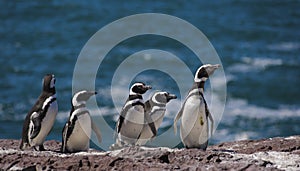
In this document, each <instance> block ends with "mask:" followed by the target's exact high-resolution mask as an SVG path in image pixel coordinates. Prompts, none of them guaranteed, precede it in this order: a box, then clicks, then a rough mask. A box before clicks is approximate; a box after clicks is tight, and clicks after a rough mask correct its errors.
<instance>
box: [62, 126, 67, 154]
mask: <svg viewBox="0 0 300 171" xmlns="http://www.w3.org/2000/svg"><path fill="white" fill-rule="evenodd" d="M67 131H68V122H67V123H66V124H65V126H64V128H63V131H62V143H61V152H63V153H64V152H66V142H67Z"/></svg>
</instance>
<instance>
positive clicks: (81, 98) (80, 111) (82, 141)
mask: <svg viewBox="0 0 300 171" xmlns="http://www.w3.org/2000/svg"><path fill="white" fill-rule="evenodd" d="M96 94H97V92H95V91H86V90H82V91H79V92H77V93H75V95H74V96H73V98H72V101H71V106H72V108H71V111H70V116H69V119H68V121H67V122H66V124H65V126H64V128H63V131H62V146H61V152H63V153H74V152H80V151H88V149H89V147H90V137H91V133H92V130H93V131H94V132H95V133H96V136H97V139H98V142H99V143H101V140H102V138H101V132H100V130H99V128H98V127H97V126H96V124H95V123H94V122H93V120H92V119H91V116H90V112H89V111H88V110H87V108H86V101H87V100H88V99H89V98H90V97H91V96H93V95H96Z"/></svg>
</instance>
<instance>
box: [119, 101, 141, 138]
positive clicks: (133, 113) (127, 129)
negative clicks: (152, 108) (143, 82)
mask: <svg viewBox="0 0 300 171" xmlns="http://www.w3.org/2000/svg"><path fill="white" fill-rule="evenodd" d="M143 125H144V108H143V106H141V105H136V106H133V107H131V108H130V109H128V111H127V113H126V116H125V119H124V123H123V125H122V128H121V132H120V133H121V134H120V135H119V137H120V139H121V140H122V141H124V142H126V143H128V144H134V143H135V141H136V139H137V137H138V136H139V135H140V133H141V131H142V129H143Z"/></svg>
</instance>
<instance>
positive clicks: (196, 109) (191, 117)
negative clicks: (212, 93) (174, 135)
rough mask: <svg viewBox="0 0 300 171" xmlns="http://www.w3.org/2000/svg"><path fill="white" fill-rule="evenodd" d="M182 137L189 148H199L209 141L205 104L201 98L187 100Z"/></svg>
mask: <svg viewBox="0 0 300 171" xmlns="http://www.w3.org/2000/svg"><path fill="white" fill-rule="evenodd" d="M180 135H181V139H182V140H183V143H184V144H185V145H186V146H188V147H197V146H200V145H202V144H204V143H205V142H206V141H207V140H208V123H207V117H206V113H205V104H204V101H203V99H202V98H201V97H200V96H194V97H190V98H189V99H187V101H186V103H185V106H184V109H183V113H182V120H181V128H180Z"/></svg>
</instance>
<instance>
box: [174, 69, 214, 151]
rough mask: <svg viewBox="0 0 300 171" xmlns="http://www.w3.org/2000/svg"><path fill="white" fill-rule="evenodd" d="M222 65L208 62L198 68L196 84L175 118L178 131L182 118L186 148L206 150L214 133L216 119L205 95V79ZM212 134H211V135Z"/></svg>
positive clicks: (175, 130) (175, 129) (183, 140)
mask: <svg viewBox="0 0 300 171" xmlns="http://www.w3.org/2000/svg"><path fill="white" fill-rule="evenodd" d="M219 67H220V65H218V64H217V65H211V64H206V65H202V66H201V67H199V68H198V70H197V72H196V74H195V77H194V84H193V86H192V88H191V90H190V91H189V93H188V95H187V97H186V99H185V101H184V103H183V105H182V107H181V109H180V111H179V113H178V114H177V115H176V117H175V118H174V132H175V134H176V132H177V125H176V123H177V121H178V120H179V119H180V118H181V117H182V118H181V124H180V138H181V141H182V142H183V144H184V146H185V147H186V148H198V149H203V150H206V148H207V145H208V138H209V124H208V119H209V120H210V122H211V124H210V134H211V135H212V131H213V127H214V121H213V117H212V115H211V113H210V112H209V109H208V106H207V103H206V101H205V98H204V96H203V93H204V92H203V91H204V84H205V81H206V80H207V79H208V78H209V76H211V75H212V74H213V73H214V71H215V70H216V69H218V68H219ZM211 135H210V136H211Z"/></svg>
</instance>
